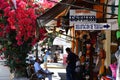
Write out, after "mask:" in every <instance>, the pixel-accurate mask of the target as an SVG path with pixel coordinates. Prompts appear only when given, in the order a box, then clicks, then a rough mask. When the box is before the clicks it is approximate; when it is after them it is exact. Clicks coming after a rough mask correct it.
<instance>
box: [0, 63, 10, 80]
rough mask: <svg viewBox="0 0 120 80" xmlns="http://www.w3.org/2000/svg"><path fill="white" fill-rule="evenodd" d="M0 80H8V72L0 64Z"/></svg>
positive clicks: (5, 67)
mask: <svg viewBox="0 0 120 80" xmlns="http://www.w3.org/2000/svg"><path fill="white" fill-rule="evenodd" d="M0 80H10V72H9V68H8V67H7V66H2V65H1V64H0Z"/></svg>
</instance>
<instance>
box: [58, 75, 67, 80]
mask: <svg viewBox="0 0 120 80" xmlns="http://www.w3.org/2000/svg"><path fill="white" fill-rule="evenodd" d="M58 75H59V76H60V77H61V80H66V73H58Z"/></svg>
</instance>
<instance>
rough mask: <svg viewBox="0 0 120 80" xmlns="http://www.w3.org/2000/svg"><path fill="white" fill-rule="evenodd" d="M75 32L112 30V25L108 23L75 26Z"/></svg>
mask: <svg viewBox="0 0 120 80" xmlns="http://www.w3.org/2000/svg"><path fill="white" fill-rule="evenodd" d="M74 28H75V30H111V25H110V24H108V23H87V24H75V25H74Z"/></svg>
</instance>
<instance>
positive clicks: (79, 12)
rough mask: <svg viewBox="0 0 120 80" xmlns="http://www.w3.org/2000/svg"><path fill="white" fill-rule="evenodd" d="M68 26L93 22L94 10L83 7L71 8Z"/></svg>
mask: <svg viewBox="0 0 120 80" xmlns="http://www.w3.org/2000/svg"><path fill="white" fill-rule="evenodd" d="M69 21H70V26H73V25H74V24H76V23H77V24H78V23H86V22H88V23H95V22H96V12H93V11H89V10H84V9H71V10H70V16H69Z"/></svg>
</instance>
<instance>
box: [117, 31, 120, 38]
mask: <svg viewBox="0 0 120 80" xmlns="http://www.w3.org/2000/svg"><path fill="white" fill-rule="evenodd" d="M116 37H117V39H120V31H117V32H116Z"/></svg>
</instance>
